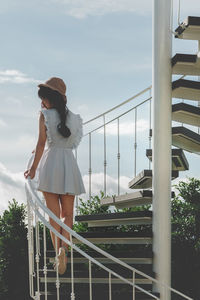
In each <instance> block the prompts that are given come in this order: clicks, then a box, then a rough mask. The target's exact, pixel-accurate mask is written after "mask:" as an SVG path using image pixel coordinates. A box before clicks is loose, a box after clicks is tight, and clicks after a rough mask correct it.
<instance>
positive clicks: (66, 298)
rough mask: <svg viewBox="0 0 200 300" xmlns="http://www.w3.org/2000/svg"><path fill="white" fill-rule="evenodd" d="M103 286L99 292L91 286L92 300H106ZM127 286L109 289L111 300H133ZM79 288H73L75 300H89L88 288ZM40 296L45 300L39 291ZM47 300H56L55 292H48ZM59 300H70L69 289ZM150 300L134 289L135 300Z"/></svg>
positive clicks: (106, 289)
mask: <svg viewBox="0 0 200 300" xmlns="http://www.w3.org/2000/svg"><path fill="white" fill-rule="evenodd" d="M104 285H105V286H104ZM104 285H103V287H102V284H101V285H100V286H99V287H100V288H101V290H99V289H97V286H94V284H93V285H92V299H94V300H102V299H108V297H109V286H108V283H107V284H104ZM127 286H128V285H127ZM127 286H125V285H124V288H122V287H121V288H119V289H116V284H115V286H114V287H113V286H112V289H111V291H112V292H111V293H112V299H114V300H121V299H122V297H123V298H124V299H126V300H132V299H133V288H132V287H131V286H129V287H128V288H127ZM80 287H82V290H80V289H79V290H78V289H77V287H76V286H75V290H74V294H75V299H82V300H86V299H88V300H89V299H90V294H89V287H88V286H87V288H84V289H83V285H80ZM145 290H147V289H146V286H145ZM149 292H150V293H151V294H152V295H154V296H156V297H158V298H159V297H160V294H159V293H156V292H152V291H149ZM40 295H41V296H40V300H45V292H44V291H41V292H40ZM47 299H48V300H55V299H57V292H56V291H52V292H48V293H47ZM59 299H60V300H71V289H69V291H65V292H64V291H63V292H61V293H60V295H59ZM152 299H154V298H152V297H151V296H148V295H147V294H145V293H142V292H141V291H139V290H138V289H135V300H152Z"/></svg>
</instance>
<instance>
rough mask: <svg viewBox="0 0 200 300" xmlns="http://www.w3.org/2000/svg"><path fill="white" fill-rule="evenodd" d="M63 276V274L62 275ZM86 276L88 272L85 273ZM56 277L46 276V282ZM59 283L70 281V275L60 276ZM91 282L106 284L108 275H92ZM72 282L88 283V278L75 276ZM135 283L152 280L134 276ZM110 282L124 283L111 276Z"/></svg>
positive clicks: (54, 280)
mask: <svg viewBox="0 0 200 300" xmlns="http://www.w3.org/2000/svg"><path fill="white" fill-rule="evenodd" d="M62 276H64V275H62ZM87 276H88V274H87ZM56 279H57V278H56V277H47V283H56ZM126 279H127V280H130V281H131V282H133V278H132V277H130V278H126ZM59 280H60V283H71V276H70V277H68V278H67V277H61V276H60V278H59ZM40 282H45V278H44V277H40ZM91 282H92V283H107V284H108V277H106V278H104V277H97V278H95V277H92V279H91ZM74 283H89V278H88V277H75V278H74ZM135 283H136V284H152V280H151V279H146V278H145V279H144V278H136V279H135ZM112 284H124V281H122V280H121V279H119V278H116V277H115V278H114V277H112Z"/></svg>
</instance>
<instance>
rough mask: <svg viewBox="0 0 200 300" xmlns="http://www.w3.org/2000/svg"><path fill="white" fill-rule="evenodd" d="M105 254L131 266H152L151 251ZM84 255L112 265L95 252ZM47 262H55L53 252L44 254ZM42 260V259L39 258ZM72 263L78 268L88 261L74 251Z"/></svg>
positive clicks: (137, 250)
mask: <svg viewBox="0 0 200 300" xmlns="http://www.w3.org/2000/svg"><path fill="white" fill-rule="evenodd" d="M106 252H107V253H109V254H111V255H113V256H114V257H117V258H118V259H120V260H122V261H123V262H126V263H128V264H130V265H132V264H142V265H144V264H152V260H153V251H152V250H148V251H147V250H146V249H144V248H142V249H141V248H140V249H131V250H130V249H129V250H127V249H126V251H122V250H121V251H120V250H113V249H112V250H110V251H108V250H107V251H106ZM86 253H87V254H88V255H89V256H92V257H93V258H94V259H96V260H97V261H99V262H101V263H104V264H113V261H112V260H111V259H110V258H107V257H105V256H104V255H102V254H101V253H99V252H97V251H92V250H90V251H86ZM46 257H47V260H48V261H49V262H50V263H54V262H55V251H54V250H51V251H47V253H46ZM40 260H42V258H40ZM68 262H69V263H70V262H71V252H69V253H68ZM73 262H74V264H78V266H79V267H80V265H81V264H85V263H88V259H87V258H86V257H84V256H83V255H82V254H80V253H79V252H77V251H76V250H74V251H73Z"/></svg>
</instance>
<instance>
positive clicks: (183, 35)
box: [175, 16, 200, 40]
mask: <svg viewBox="0 0 200 300" xmlns="http://www.w3.org/2000/svg"><path fill="white" fill-rule="evenodd" d="M175 32H176V35H175V38H179V39H186V40H199V36H200V17H192V16H189V17H187V19H185V20H184V21H183V22H182V23H181V25H180V26H178V27H177V28H176V29H175Z"/></svg>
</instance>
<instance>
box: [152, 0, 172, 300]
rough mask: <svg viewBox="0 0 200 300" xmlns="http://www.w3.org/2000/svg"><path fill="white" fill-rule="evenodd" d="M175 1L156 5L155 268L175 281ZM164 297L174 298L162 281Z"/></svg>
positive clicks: (164, 0) (159, 0)
mask: <svg viewBox="0 0 200 300" xmlns="http://www.w3.org/2000/svg"><path fill="white" fill-rule="evenodd" d="M170 16H171V1H170V0H154V7H153V43H152V44H153V51H152V54H153V70H152V73H153V74H152V78H153V90H152V91H153V239H154V240H153V252H154V259H153V270H154V272H155V273H156V279H158V280H159V281H161V282H162V283H164V284H167V285H171V102H172V101H171V97H172V95H171V77H172V76H171V48H172V46H171V44H172V39H171V26H170V25H171V24H170V19H171V18H170ZM153 290H154V291H158V292H160V299H161V300H170V299H171V295H170V291H169V290H168V292H167V293H165V291H164V289H163V288H162V287H161V286H159V285H158V284H154V285H153Z"/></svg>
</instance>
